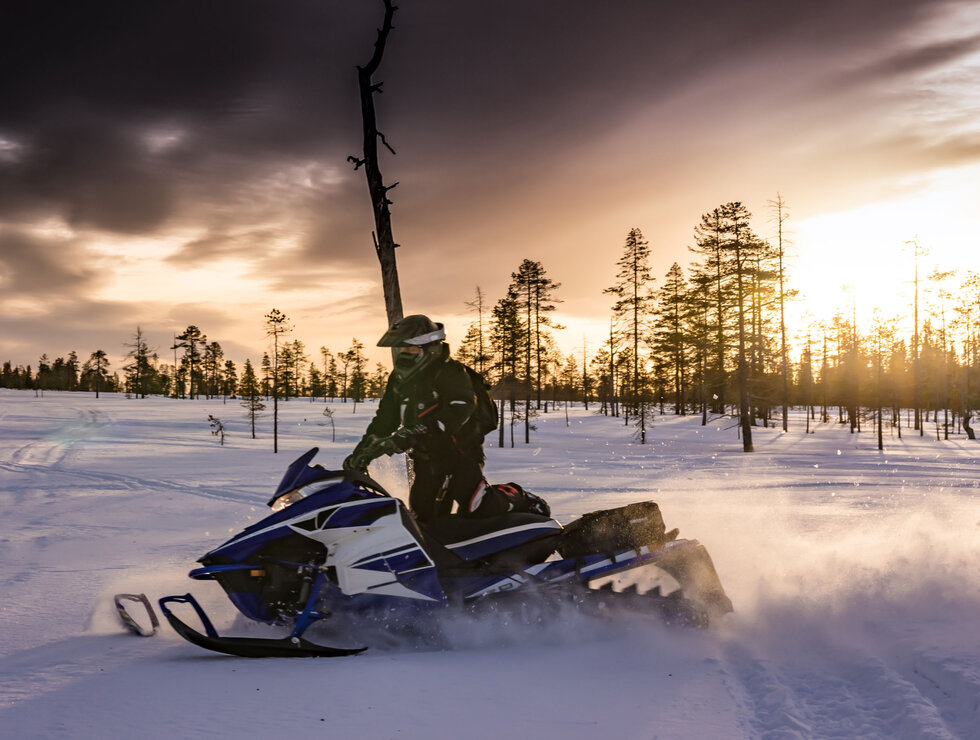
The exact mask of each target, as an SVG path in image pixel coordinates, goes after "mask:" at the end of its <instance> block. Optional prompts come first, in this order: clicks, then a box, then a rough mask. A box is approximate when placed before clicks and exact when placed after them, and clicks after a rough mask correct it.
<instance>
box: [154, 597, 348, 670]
mask: <svg viewBox="0 0 980 740" xmlns="http://www.w3.org/2000/svg"><path fill="white" fill-rule="evenodd" d="M159 603H160V611H162V612H163V615H164V616H165V617H166V618H167V621H168V622H169V623H170V626H171V627H173V629H174V631H175V632H176V633H177V634H178V635H180V636H181V637H183V638H184V639H185V640H187V641H188V642H190V643H192V644H194V645H197V646H198V647H202V648H204V649H205V650H211V651H214V652H217V653H224V654H225V655H235V656H238V657H241V658H336V657H340V656H344V655H356V654H358V653H362V652H364V651H365V650H366V649H367V648H334V647H327V646H325V645H317V644H316V643H313V642H310V641H309V640H304V639H303V638H302V637H299V636H298V635H297V636H291V637H282V638H279V639H269V638H258V637H221V636H220V635H218V632H217V630H215V628H214V625H213V624H211V620H210V619H208V616H207V614H205V613H204V610H203V609H202V608H201V605H200V604H198V603H197V600H196V599H195V598H194V597H193V596H191V594H184V595H183V596H166V597H164V598H162V599H160V602H159ZM172 603H182V604H190V605H191V607H193V609H194V611H195V612H197V615H198V618H199V619H200V620H201V624H203V625H204V631H205V634H201V633H200V632H198V631H197V630H195V629H193V628H192V627H189V626H188V625H187V624H185V623H184V622H183V621H181V619H180V618H178V617H177V616H176V615H175V614H174V613H173V612H172V611H171V610H170V607H169V606H168V605H169V604H172Z"/></svg>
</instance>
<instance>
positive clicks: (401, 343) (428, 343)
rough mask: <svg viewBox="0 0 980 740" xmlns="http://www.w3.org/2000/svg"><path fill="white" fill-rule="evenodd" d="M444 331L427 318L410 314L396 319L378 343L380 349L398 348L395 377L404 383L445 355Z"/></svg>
mask: <svg viewBox="0 0 980 740" xmlns="http://www.w3.org/2000/svg"><path fill="white" fill-rule="evenodd" d="M445 338H446V331H445V328H444V327H443V325H442V324H438V323H436V322H434V321H432V319H430V318H429V317H428V316H423V315H422V314H413V315H411V316H406V317H405V318H403V319H399V320H398V321H396V322H395V323H394V324H392V325H391V327H390V328H389V329H388V331H386V332H385V334H384V336H383V337H381V339H380V340H378V346H379V347H397V348H400V349H399V350H398V351H396V353H395V369H394V374H395V376H396V377H397V378H398V379H399V380H401V381H405V380H407V379H408V378H410V377H412V376H414V375H416V374H418V373H419V372H421V371H422V370H423V369H424V368H427V367H429V366H430V365H433V364H435V363H436V362H438V361H439V359H441V358H442V357H443V356H444V352H443V348H444V347H445V346H446V345H445V344H444V342H443V340H444V339H445Z"/></svg>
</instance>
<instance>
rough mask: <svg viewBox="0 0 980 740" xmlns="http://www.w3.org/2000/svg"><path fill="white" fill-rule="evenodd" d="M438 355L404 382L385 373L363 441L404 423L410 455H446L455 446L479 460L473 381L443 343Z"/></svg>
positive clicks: (480, 439)
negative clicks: (381, 391) (376, 409)
mask: <svg viewBox="0 0 980 740" xmlns="http://www.w3.org/2000/svg"><path fill="white" fill-rule="evenodd" d="M442 354H443V356H442V359H441V361H437V362H435V363H434V364H433V365H432V366H430V367H428V368H425V370H423V371H422V372H420V373H419V374H418V375H416V376H413V377H410V378H408V379H407V380H406V381H404V382H400V381H399V380H398V378H397V377H396V376H395V375H394V374H392V375H390V376H389V377H388V385H387V386H386V387H385V392H384V395H383V396H382V397H381V403H380V404H379V405H378V411H377V413H376V414H375V416H374V419H372V421H371V423H370V424H369V425H368V428H367V431H366V432H365V436H364V440H366V439H367V438H368V437H369V436H370V435H376V436H387V435H389V434H391V433H392V432H394V431H396V430H398V429H399V428H401V427H405V428H406V431H407V432H408V435H407V436H408V440H409V445H408V447H407V449H410V454H411V455H412V457H413V458H420V457H421V458H430V459H433V460H438V459H440V458H446V457H447V456H449V458H451V457H452V454H451V453H452V452H454V451H455V452H459V453H462V454H464V455H467V456H472V455H477V456H479V457H480V458H481V459H482V455H483V436H484V435H483V432H481V431H480V426H479V424H478V423H477V420H476V418H475V415H474V411H476V405H477V397H476V389H475V388H474V387H473V380H472V378H471V376H470V374H469V371H468V370H467V369H466V366H465V365H463V364H462V363H461V362H457V361H456V360H454V359H452V358H451V357H449V347H448V346H445V345H444V346H443V347H442ZM364 440H362V441H361V443H360V444H358V448H360V447H361V445H363V444H365V441H364Z"/></svg>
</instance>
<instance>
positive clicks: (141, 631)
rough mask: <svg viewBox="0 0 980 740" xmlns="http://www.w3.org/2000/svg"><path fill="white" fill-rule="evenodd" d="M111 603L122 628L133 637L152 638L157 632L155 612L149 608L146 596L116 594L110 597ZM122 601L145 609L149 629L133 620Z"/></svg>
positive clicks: (157, 625) (158, 624) (158, 621)
mask: <svg viewBox="0 0 980 740" xmlns="http://www.w3.org/2000/svg"><path fill="white" fill-rule="evenodd" d="M112 601H113V603H114V604H115V605H116V614H118V615H119V620H120V621H121V622H122V623H123V627H125V628H126V629H128V630H129V631H130V632H132V633H133V634H134V635H139V636H140V637H153V635H155V634H156V633H157V630H158V629H159V628H160V620H159V619H157V615H156V612H154V611H153V607H152V606H150V600H149V599H147V598H146V594H116V595H115V596H113V597H112ZM124 601H134V602H136V603H137V604H142V605H143V606H144V607H145V608H146V613H147V614H148V615H149V618H150V627H149V629H147V628H146V627H144V626H143V625H141V624H140V623H139V622H137V621H136V620H135V619H133V616H132V615H131V614H130V613H129V610H128V609H126V606H125V604H123V602H124Z"/></svg>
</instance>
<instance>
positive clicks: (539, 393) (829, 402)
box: [458, 195, 980, 452]
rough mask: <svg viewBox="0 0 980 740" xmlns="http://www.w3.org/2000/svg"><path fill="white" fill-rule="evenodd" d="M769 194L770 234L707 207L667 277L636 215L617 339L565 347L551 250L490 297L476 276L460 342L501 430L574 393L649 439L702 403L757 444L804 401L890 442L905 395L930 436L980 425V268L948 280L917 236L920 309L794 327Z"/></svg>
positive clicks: (615, 323) (621, 283) (707, 415)
mask: <svg viewBox="0 0 980 740" xmlns="http://www.w3.org/2000/svg"><path fill="white" fill-rule="evenodd" d="M769 206H770V214H769V215H770V217H771V219H770V220H771V222H772V223H773V225H774V226H775V235H774V236H773V238H772V239H763V238H761V237H760V236H759V235H758V233H757V231H756V230H755V229H754V227H753V216H752V214H751V213H750V212H749V211H748V209H747V208H746V207H745V205H744V204H742V203H740V202H730V203H726V204H723V205H720V206H718V207H717V208H714V209H712V210H710V211H708V212H705V213H704V214H703V215H702V216H701V218H700V221H699V222H698V223H697V224H696V225H695V227H694V229H693V239H692V244H691V246H690V251H691V252H692V254H693V255H694V259H693V260H692V262H691V263H690V264H689V265H688V266H687V269H686V271H685V269H684V268H682V267H681V265H680V264H678V263H674V264H673V265H672V266H671V267H670V269H669V270H668V271H667V273H666V274H665V275H664V276H663V277H662V278H661V279H660V280H659V281H658V280H656V279H655V278H654V276H653V270H652V268H651V264H650V263H651V258H652V250H651V248H650V245H649V243H648V241H647V240H646V238H645V237H644V235H643V232H642V231H641V230H640V229H639V228H633V229H630V231H629V232H628V233H627V235H626V238H625V240H624V243H623V248H622V253H621V256H620V258H619V260H618V261H617V268H618V270H617V273H616V278H615V282H614V284H613V285H611V286H609V287H607V288H606V289H605V291H604V293H605V294H606V295H609V296H610V315H609V334H608V338H607V339H606V340H605V341H604V342H603V343H602V345H601V346H599V347H597V348H594V349H592V351H591V352H590V351H589V348H588V347H587V346H586V345H585V344H584V342H583V346H582V347H581V348H580V349H576V350H574V351H572V352H563V351H562V350H560V349H559V348H558V347H557V346H556V344H555V342H554V338H553V336H552V333H551V332H552V330H553V329H556V328H559V327H558V325H557V324H556V323H555V322H554V320H553V318H552V317H553V312H554V311H555V310H556V308H557V304H558V303H560V302H561V301H560V299H559V298H558V289H559V288H560V284H558V283H555V282H554V281H553V280H551V278H550V277H549V276H548V274H547V271H546V269H545V268H544V266H543V265H542V264H541V263H540V262H536V261H533V260H528V259H525V260H524V261H523V262H522V263H521V264H520V266H519V267H518V268H517V270H515V271H514V272H513V273H512V274H511V283H510V285H509V286H508V288H507V290H506V293H505V295H504V296H503V297H501V298H500V299H498V300H497V302H496V303H495V304H493V305H492V306H490V305H489V303H488V301H487V299H486V296H485V295H484V293H483V291H482V290H481V289H480V288H479V287H478V288H477V289H476V297H475V299H474V300H473V301H472V302H470V303H468V304H467V305H468V306H469V308H471V309H472V310H473V312H474V313H475V314H476V317H475V320H474V321H473V322H472V323H471V324H470V325H469V327H468V330H467V332H466V335H465V337H464V339H463V341H462V343H461V345H460V347H459V351H458V354H459V355H460V356H461V359H463V360H464V361H466V362H468V363H469V364H471V365H473V366H474V367H475V368H477V369H478V370H480V372H482V373H484V375H485V376H486V377H487V379H488V380H489V382H490V383H491V384H492V386H493V388H494V395H495V397H496V398H497V399H498V402H499V404H500V412H501V413H500V417H501V425H500V428H499V430H498V433H499V440H498V441H499V444H500V445H501V446H504V444H505V443H506V442H508V441H509V444H510V445H511V446H513V445H514V442H515V438H516V437H517V436H518V435H516V434H515V429H522V433H523V434H522V436H523V438H524V442H525V443H528V442H529V441H530V435H531V432H532V431H533V430H534V424H533V419H534V417H535V415H536V414H538V413H541V412H544V413H547V412H548V411H549V406H550V407H551V408H554V407H555V405H556V404H560V403H568V402H570V401H577V402H581V403H583V404H584V405H585V407H586V408H588V407H589V405H590V404H595V405H596V406H597V409H596V410H597V412H598V413H601V414H608V415H612V416H617V417H622V418H623V421H624V424H628V425H632V427H633V428H634V433H635V437H636V439H637V441H639V442H640V443H645V442H646V440H647V431H648V429H649V428H650V425H651V422H652V419H653V417H654V415H655V414H658V413H659V414H660V415H664V414H668V413H670V414H675V415H686V414H699V415H700V416H701V423H702V424H707V423H708V422H709V420H711V419H717V418H719V417H729V418H732V419H733V420H734V423H735V425H736V427H737V429H738V434H739V436H740V438H741V442H742V447H743V449H744V450H745V451H746V452H750V451H752V450H753V442H752V430H753V429H754V428H756V427H758V426H760V425H761V426H775V425H777V424H778V425H780V426H781V427H782V428H783V430H788V428H789V418H790V415H789V409H790V408H791V407H796V408H799V407H804V408H806V410H807V414H806V415H805V422H804V423H805V424H806V429H805V431H807V432H809V431H812V429H811V426H812V425H811V422H814V423H815V422H816V421H817V418H818V414H819V419H820V420H821V421H822V422H825V423H827V422H829V421H830V419H831V415H832V414H831V410H832V409H836V411H835V412H834V414H833V415H834V416H835V417H836V420H837V421H838V422H840V423H842V424H847V425H849V427H850V429H851V431H853V432H860V431H862V429H863V428H864V427H867V426H872V427H873V428H874V429H875V431H876V432H877V435H878V439H879V445H881V444H882V438H883V436H884V429H885V428H888V429H889V430H890V431H889V433H891V434H899V435H900V434H901V424H902V418H901V410H902V409H908V413H907V415H906V419H905V423H906V427H907V428H911V429H913V430H915V432H916V433H918V434H920V435H924V434H925V433H926V427H927V425H931V427H930V433H935V434H936V436H937V437H940V438H943V439H947V438H948V437H949V435H950V434H955V433H958V432H959V431H960V430H962V432H963V433H965V434H967V435H968V436H969V437H970V438H971V439H972V438H973V429H972V427H971V426H970V420H971V418H972V416H973V411H972V410H974V409H976V408H977V407H978V405H980V374H978V372H977V367H978V359H980V357H978V352H980V343H978V331H977V328H978V327H977V317H978V315H980V275H977V274H976V273H969V274H967V275H966V277H965V279H964V280H963V281H962V282H961V284H960V286H959V288H958V289H952V288H951V287H950V285H949V283H950V281H951V279H952V278H953V277H954V274H953V273H951V272H942V271H939V270H937V271H934V272H933V273H932V274H931V275H930V276H929V277H928V278H927V279H926V280H924V281H923V280H920V276H919V262H918V259H919V258H920V257H921V256H922V254H923V250H922V249H921V247H919V246H918V245H917V244H914V243H913V244H910V248H911V250H912V252H913V255H914V256H915V258H916V261H915V267H914V271H913V274H912V275H910V277H911V278H912V282H913V283H914V286H915V298H914V301H913V304H914V305H913V314H914V316H913V317H902V316H896V317H890V318H889V317H884V316H882V315H879V314H876V315H875V317H874V320H873V322H872V324H871V328H870V329H864V330H863V332H862V330H861V329H860V328H859V325H858V322H857V317H856V315H852V314H853V313H854V311H853V310H851V311H848V310H847V307H845V306H842V307H841V310H840V311H838V313H837V315H836V316H835V317H834V318H833V319H832V320H831V321H827V322H822V323H817V322H810V323H809V324H808V325H806V326H804V327H803V328H802V330H801V331H798V332H797V334H796V336H795V337H790V336H788V329H787V325H786V305H787V302H789V301H792V300H794V299H796V298H797V295H796V293H795V291H793V290H791V289H790V288H789V287H788V286H789V282H790V281H789V269H788V263H789V260H788V255H787V249H786V248H787V243H788V240H787V238H786V231H785V228H784V227H785V224H786V220H787V219H788V217H789V212H788V207H787V204H786V202H785V201H784V199H783V198H782V197H781V196H778V195H777V197H776V198H775V199H773V200H772V201H770V203H769ZM954 299H955V300H954ZM852 305H853V304H852ZM920 313H921V316H920ZM906 318H913V326H914V331H913V332H912V335H911V336H902V334H901V331H900V327H901V326H902V325H903V319H906ZM791 340H795V341H793V342H792V346H791ZM508 430H509V436H508V434H507V431H508Z"/></svg>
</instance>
